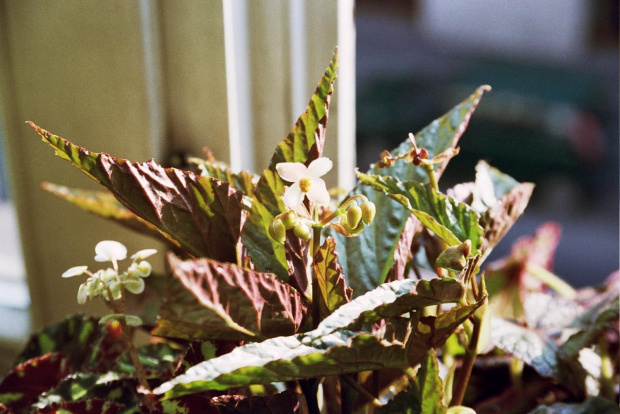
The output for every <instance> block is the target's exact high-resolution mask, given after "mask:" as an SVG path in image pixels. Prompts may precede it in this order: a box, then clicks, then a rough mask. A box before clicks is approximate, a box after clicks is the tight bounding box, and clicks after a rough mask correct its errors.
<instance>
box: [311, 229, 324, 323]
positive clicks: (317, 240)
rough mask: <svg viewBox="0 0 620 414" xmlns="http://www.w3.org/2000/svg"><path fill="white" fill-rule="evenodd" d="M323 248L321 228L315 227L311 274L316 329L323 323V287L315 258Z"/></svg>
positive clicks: (313, 316)
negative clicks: (316, 269)
mask: <svg viewBox="0 0 620 414" xmlns="http://www.w3.org/2000/svg"><path fill="white" fill-rule="evenodd" d="M320 246H321V228H320V227H313V228H312V261H313V265H312V267H311V268H310V272H311V273H312V326H313V328H314V329H316V328H317V327H318V326H319V323H320V322H321V306H320V305H319V302H320V301H321V287H320V285H319V278H318V275H317V274H316V272H315V271H314V258H315V257H316V254H317V253H318V252H319V248H320Z"/></svg>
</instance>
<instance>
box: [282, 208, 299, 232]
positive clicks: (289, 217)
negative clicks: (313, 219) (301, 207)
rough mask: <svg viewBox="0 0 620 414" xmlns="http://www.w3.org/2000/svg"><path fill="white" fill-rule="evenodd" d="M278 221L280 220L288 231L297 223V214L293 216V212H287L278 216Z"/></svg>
mask: <svg viewBox="0 0 620 414" xmlns="http://www.w3.org/2000/svg"><path fill="white" fill-rule="evenodd" d="M280 219H281V220H282V224H284V227H285V228H286V229H287V230H289V229H292V228H293V227H295V223H297V214H295V212H294V211H287V212H286V213H284V214H282V216H280Z"/></svg>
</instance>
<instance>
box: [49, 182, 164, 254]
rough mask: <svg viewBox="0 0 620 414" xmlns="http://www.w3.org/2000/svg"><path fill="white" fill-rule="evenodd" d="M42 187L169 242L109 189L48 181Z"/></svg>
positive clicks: (90, 210)
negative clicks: (93, 189) (98, 189)
mask: <svg viewBox="0 0 620 414" xmlns="http://www.w3.org/2000/svg"><path fill="white" fill-rule="evenodd" d="M41 188H43V189H44V190H45V191H48V192H50V193H52V194H54V195H56V196H58V197H60V198H62V199H64V200H67V201H68V202H70V203H71V204H73V205H75V206H77V207H79V208H81V209H82V210H84V211H88V212H89V213H93V214H95V215H97V216H100V217H103V218H106V219H110V220H113V221H116V222H117V223H120V224H122V225H123V226H125V227H127V228H130V229H132V230H135V231H137V232H139V233H142V234H146V235H148V236H152V237H156V238H159V239H161V240H163V241H166V242H169V240H168V239H167V238H166V237H164V236H163V235H162V234H161V233H160V232H159V230H157V227H155V226H154V225H152V224H151V223H149V222H147V221H144V220H142V219H141V218H140V217H139V216H137V215H135V214H134V213H132V212H131V211H130V210H128V209H127V208H125V206H123V205H122V204H121V203H120V202H119V201H118V200H117V199H116V198H115V197H114V195H112V193H110V192H109V191H90V190H81V189H78V188H69V187H65V186H62V185H57V184H52V183H48V182H44V183H42V184H41Z"/></svg>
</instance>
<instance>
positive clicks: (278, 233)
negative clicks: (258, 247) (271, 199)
mask: <svg viewBox="0 0 620 414" xmlns="http://www.w3.org/2000/svg"><path fill="white" fill-rule="evenodd" d="M269 235H270V236H271V238H272V239H274V240H275V241H277V242H278V243H284V240H285V239H286V228H285V227H284V224H283V223H282V220H280V219H276V220H274V221H273V223H271V225H269Z"/></svg>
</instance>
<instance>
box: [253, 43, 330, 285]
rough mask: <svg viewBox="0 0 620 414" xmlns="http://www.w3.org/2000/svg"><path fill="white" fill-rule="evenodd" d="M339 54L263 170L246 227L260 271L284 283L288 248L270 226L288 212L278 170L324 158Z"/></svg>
mask: <svg viewBox="0 0 620 414" xmlns="http://www.w3.org/2000/svg"><path fill="white" fill-rule="evenodd" d="M337 66H338V53H335V54H334V57H333V59H332V61H331V64H330V66H329V67H328V68H327V70H326V71H325V74H324V76H323V77H322V78H321V80H320V81H319V84H318V86H317V88H316V90H315V92H314V94H313V95H312V98H311V99H310V102H309V103H308V107H307V109H306V112H304V113H303V114H302V115H301V116H300V117H299V119H298V120H297V122H296V123H295V126H294V128H293V130H292V131H291V132H290V133H289V134H288V136H287V137H286V139H285V140H284V141H282V142H280V144H279V145H278V147H277V148H276V151H275V153H274V155H273V157H272V158H271V162H270V164H269V167H268V168H267V169H266V170H265V171H263V173H262V175H261V177H260V179H259V181H258V184H257V187H256V191H255V192H254V197H253V199H252V210H251V213H250V215H249V217H248V220H247V221H246V223H245V225H244V227H243V234H242V240H243V244H244V245H245V246H246V247H247V249H248V254H249V255H250V257H251V258H252V262H253V263H254V265H255V266H256V268H257V269H258V270H260V271H263V272H271V273H275V274H277V275H278V276H279V277H280V278H281V279H282V280H283V281H288V279H289V271H290V269H289V267H288V264H287V257H286V252H285V249H284V246H283V245H282V244H281V243H279V242H277V241H275V240H273V239H272V238H271V237H270V236H269V225H271V223H272V222H273V219H274V217H275V216H276V215H278V214H280V213H281V212H282V211H284V210H285V206H284V202H283V201H282V199H281V198H280V196H281V195H282V191H283V190H284V187H285V182H284V181H283V180H282V178H280V176H279V175H278V173H277V171H276V165H277V164H278V163H281V162H301V163H306V165H308V164H309V163H310V162H311V161H313V160H314V159H316V158H318V157H320V156H321V154H322V153H323V145H324V141H325V127H326V126H327V118H328V112H329V103H330V100H331V96H332V93H333V83H334V81H335V80H336V68H337Z"/></svg>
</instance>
